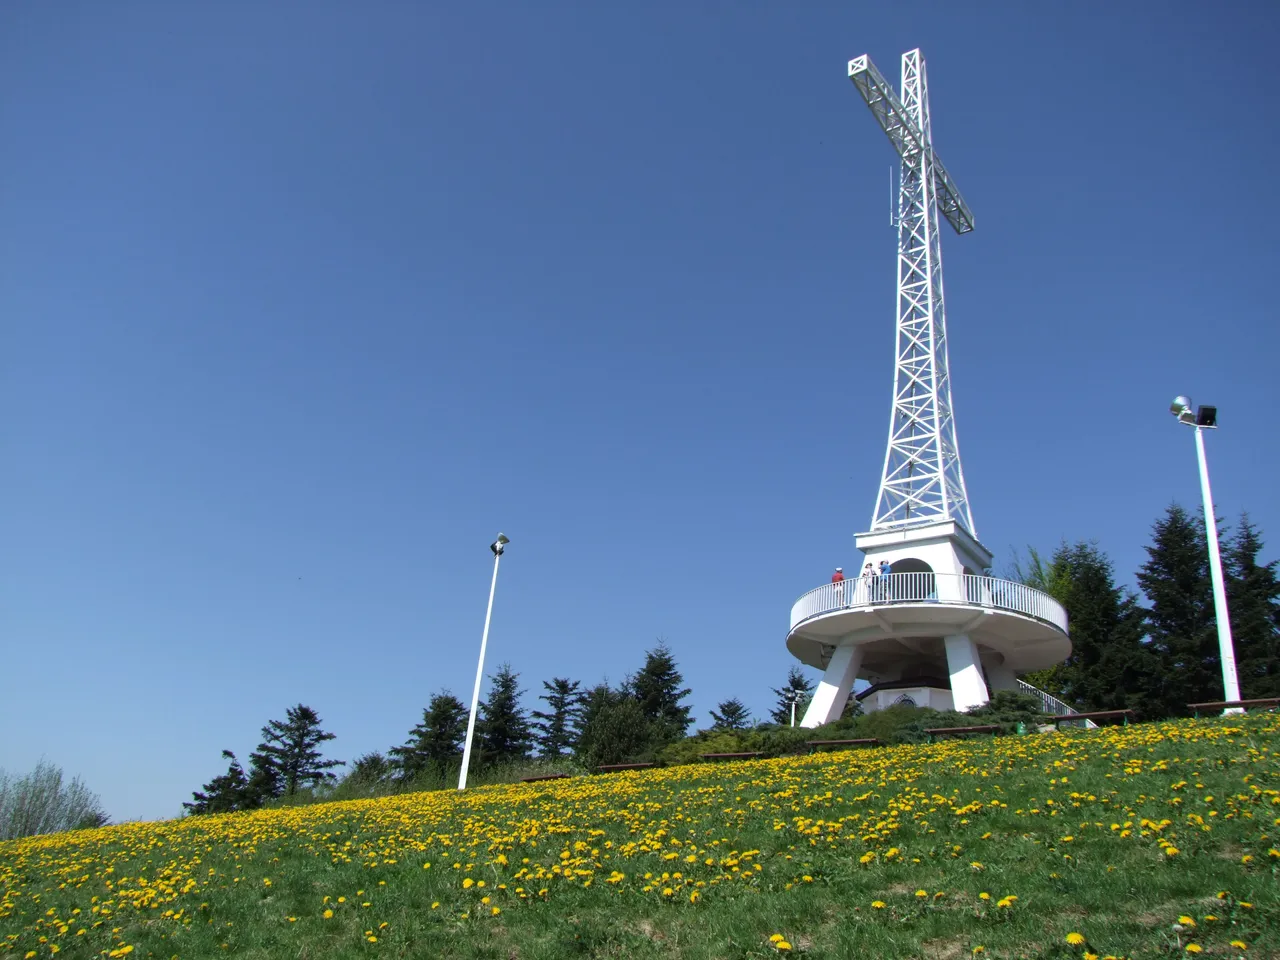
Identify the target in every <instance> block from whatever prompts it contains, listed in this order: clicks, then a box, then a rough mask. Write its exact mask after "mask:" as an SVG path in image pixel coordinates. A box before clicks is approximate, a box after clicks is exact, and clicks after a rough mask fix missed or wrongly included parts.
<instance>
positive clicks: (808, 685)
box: [769, 667, 853, 727]
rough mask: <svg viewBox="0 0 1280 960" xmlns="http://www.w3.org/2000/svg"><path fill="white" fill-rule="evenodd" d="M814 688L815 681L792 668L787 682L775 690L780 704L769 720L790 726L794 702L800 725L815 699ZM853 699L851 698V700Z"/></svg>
mask: <svg viewBox="0 0 1280 960" xmlns="http://www.w3.org/2000/svg"><path fill="white" fill-rule="evenodd" d="M813 687H814V684H813V681H812V680H810V679H809V678H808V677H806V676H805V675H804V671H803V670H801V669H800V668H799V667H792V668H791V670H790V672H789V673H788V674H787V682H786V683H784V684H783V685H782V686H781V687H777V688H774V690H773V692H774V693H775V694H776V695H777V697H778V702H777V705H776V706H775V707H774V708H773V710H772V711H771V712H770V713H769V718H770V719H771V720H772V721H773V722H774V723H780V724H782V725H783V726H784V727H785V726H790V724H791V704H792V701H793V700H794V702H795V705H796V723H799V722H800V721H801V719H803V717H804V712H805V710H807V709H808V708H809V701H810V700H812V699H813ZM852 699H853V698H852V697H850V700H852Z"/></svg>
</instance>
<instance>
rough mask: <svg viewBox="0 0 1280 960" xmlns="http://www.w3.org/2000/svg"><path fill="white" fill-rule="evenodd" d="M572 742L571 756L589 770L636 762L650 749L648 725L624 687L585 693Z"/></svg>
mask: <svg viewBox="0 0 1280 960" xmlns="http://www.w3.org/2000/svg"><path fill="white" fill-rule="evenodd" d="M575 740H576V742H575V745H574V756H576V757H577V758H578V760H579V762H581V763H582V765H583V766H585V767H587V768H588V769H594V768H595V767H597V766H599V765H600V764H605V763H631V762H634V761H638V760H640V759H642V758H644V757H646V756H648V755H649V754H650V753H651V752H652V749H653V736H652V731H651V729H650V723H649V721H648V719H647V718H646V717H645V715H644V712H643V711H642V710H641V708H640V701H639V700H637V699H636V698H635V696H634V695H633V694H632V692H631V691H630V690H629V689H627V688H626V685H625V684H624V685H623V686H622V687H620V688H617V689H614V688H612V687H610V686H609V685H608V684H607V683H601V684H598V685H597V686H595V687H592V688H591V689H590V690H589V691H587V694H586V697H585V700H584V703H583V710H582V719H581V723H580V725H579V729H578V734H577V737H576V738H575Z"/></svg>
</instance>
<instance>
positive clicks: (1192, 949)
mask: <svg viewBox="0 0 1280 960" xmlns="http://www.w3.org/2000/svg"><path fill="white" fill-rule="evenodd" d="M1182 949H1183V950H1186V951H1187V953H1203V952H1204V947H1202V946H1200V944H1198V943H1188V944H1187V945H1186V946H1185V947H1183V948H1182Z"/></svg>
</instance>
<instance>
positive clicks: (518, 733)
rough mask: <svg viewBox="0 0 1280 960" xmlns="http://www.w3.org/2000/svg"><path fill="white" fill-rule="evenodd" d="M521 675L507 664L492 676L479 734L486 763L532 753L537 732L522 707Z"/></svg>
mask: <svg viewBox="0 0 1280 960" xmlns="http://www.w3.org/2000/svg"><path fill="white" fill-rule="evenodd" d="M519 679H520V675H519V674H518V673H512V672H511V665H510V664H507V663H504V664H503V665H502V666H501V667H500V668H499V669H498V672H497V673H495V674H493V675H492V676H490V677H489V680H490V681H491V682H492V686H491V687H490V688H489V695H488V696H487V697H486V698H485V700H484V702H483V703H481V704H480V718H479V723H478V724H477V733H478V736H479V742H480V756H481V757H482V758H483V759H484V761H485V762H486V763H503V762H506V761H511V760H523V759H525V758H526V757H528V756H529V748H530V746H531V745H532V743H533V732H532V730H531V729H530V727H529V718H528V716H527V715H526V713H525V710H524V708H523V707H522V706H520V692H521V691H520V683H519Z"/></svg>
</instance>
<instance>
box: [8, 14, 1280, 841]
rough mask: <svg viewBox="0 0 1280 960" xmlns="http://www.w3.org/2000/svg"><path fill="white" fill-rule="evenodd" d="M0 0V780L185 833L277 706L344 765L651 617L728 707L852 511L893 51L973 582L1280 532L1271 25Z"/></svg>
mask: <svg viewBox="0 0 1280 960" xmlns="http://www.w3.org/2000/svg"><path fill="white" fill-rule="evenodd" d="M1155 9H1156V7H1154V6H1153V5H1152V4H1150V3H1112V2H1107V3H1076V4H1067V5H1061V4H1026V3H1012V2H1011V3H1003V4H999V3H982V4H956V3H937V4H928V3H919V4H891V3H882V4H865V3H856V4H855V3H840V4H836V3H805V4H774V3H727V2H714V3H711V2H708V3H659V4H639V5H637V4H625V5H624V4H616V3H607V4H599V3H585V2H584V3H579V4H553V3H539V4H521V3H505V4H483V3H468V4H462V5H457V4H442V3H441V4H414V3H395V2H385V3H366V4H352V3H328V2H321V3H316V2H310V0H308V2H280V3H272V4H260V3H249V2H232V3H225V4H213V5H210V4H176V5H175V4H171V3H163V2H133V3H127V4H99V3H88V2H84V3H73V4H36V3H25V4H23V3H7V4H4V5H3V6H2V7H0V334H2V337H0V363H2V364H3V368H2V370H0V401H2V402H3V410H4V415H3V419H2V421H0V422H2V427H0V456H2V458H3V459H2V462H3V472H2V473H0V504H2V506H0V591H2V592H0V664H3V680H2V681H0V682H2V683H3V696H2V697H0V730H3V731H4V736H3V737H2V738H0V766H3V767H4V768H6V769H8V770H10V771H14V772H22V771H25V770H26V769H29V768H30V767H31V766H32V765H33V764H34V763H35V762H36V760H37V759H39V758H40V757H41V756H44V757H46V758H48V759H49V760H51V761H53V762H55V763H58V764H60V765H62V766H63V767H64V768H65V769H66V771H67V772H68V773H69V774H71V773H77V774H80V775H81V776H82V777H84V778H85V780H86V781H87V782H88V784H89V786H90V787H91V788H93V789H95V790H97V791H98V792H99V793H100V794H101V796H102V798H103V801H104V803H105V805H106V807H107V809H108V811H109V812H110V813H111V814H112V815H113V816H114V817H116V818H118V819H123V818H137V817H160V816H167V815H173V814H175V813H177V812H178V811H179V809H180V803H181V801H182V800H184V799H189V797H190V791H191V790H192V789H194V788H197V787H199V786H200V784H201V783H203V782H204V781H206V780H208V779H209V778H210V777H211V776H213V775H214V774H216V773H218V772H220V771H221V769H223V764H222V761H221V760H220V759H219V756H218V751H219V750H220V749H222V748H223V747H227V748H231V749H234V750H236V751H238V752H239V753H241V755H242V756H243V755H244V754H245V753H247V752H248V751H249V750H250V749H252V747H253V746H254V745H255V744H256V743H257V741H258V739H259V737H258V732H259V728H260V727H261V726H262V724H263V723H264V722H265V721H266V720H267V719H269V718H273V717H282V716H283V714H284V711H285V708H286V707H287V706H289V705H291V704H294V703H297V702H299V701H303V702H306V703H308V704H310V705H312V706H313V707H315V708H316V709H317V710H318V711H319V712H320V714H321V716H322V717H323V718H324V721H325V724H326V726H327V727H328V728H329V729H331V730H333V731H334V732H336V733H337V734H338V739H337V740H336V741H335V742H334V743H333V744H331V747H332V751H331V755H332V756H336V757H338V758H340V759H351V758H353V757H354V756H356V755H357V754H359V753H362V752H364V751H367V750H373V749H385V748H387V747H388V746H390V745H392V744H396V743H399V742H402V741H403V739H404V737H405V734H406V731H407V730H408V729H409V727H410V726H412V725H413V724H414V723H415V722H416V721H417V719H418V718H419V716H420V712H421V709H422V707H423V706H424V705H425V703H426V701H427V699H428V698H429V696H430V695H431V693H432V692H434V691H437V690H440V689H441V688H450V689H452V690H453V691H454V692H455V693H457V694H459V695H460V696H462V697H464V699H465V698H466V697H468V696H469V694H470V686H471V681H472V676H473V672H474V670H475V656H476V652H477V647H478V643H479V638H480V629H481V625H482V620H483V615H484V603H485V598H486V593H487V591H488V587H489V574H490V569H491V563H490V554H489V552H488V550H487V546H488V544H489V542H490V540H492V539H493V536H494V535H495V534H496V532H497V531H498V530H504V531H505V532H507V533H508V534H509V535H510V536H511V537H512V540H513V543H512V546H511V548H510V551H509V554H508V558H507V560H506V561H505V562H504V565H503V571H502V578H501V581H500V582H499V586H498V599H497V605H496V610H495V615H494V624H493V632H492V637H491V644H490V660H489V663H490V665H491V666H494V667H496V666H497V665H498V664H499V663H500V662H502V661H503V660H508V661H510V662H511V664H512V665H513V667H514V669H515V670H517V671H519V673H520V674H521V676H522V680H523V682H524V684H525V685H526V686H527V687H530V688H533V687H538V686H539V685H540V681H542V680H543V679H548V678H550V677H552V676H556V675H564V676H570V677H574V678H578V679H581V680H582V681H584V683H593V682H596V681H599V680H600V679H602V678H606V677H607V678H608V679H610V680H611V681H617V680H620V679H621V678H622V677H623V675H624V674H626V673H627V672H629V671H631V670H633V669H635V668H636V667H637V666H638V665H639V664H640V662H641V660H642V658H643V654H644V651H645V650H646V649H647V648H649V647H651V646H652V645H653V644H654V642H655V640H656V639H657V638H659V637H665V638H666V639H667V640H668V641H669V643H670V644H671V646H672V648H673V650H674V651H675V653H676V656H677V658H678V660H679V663H680V665H681V667H682V669H683V671H684V674H685V678H686V681H687V683H688V685H689V686H691V687H692V688H693V690H694V698H693V702H694V704H695V707H696V713H697V716H698V718H699V721H700V722H701V723H702V724H704V725H705V724H706V723H707V722H708V716H707V711H708V709H709V708H711V707H713V706H715V704H716V703H717V702H718V701H720V700H722V699H724V698H727V697H730V696H735V695H737V696H740V697H742V698H743V699H744V700H746V702H747V703H748V704H749V705H750V706H751V707H752V708H753V709H755V710H756V711H757V713H758V714H763V713H764V712H765V710H766V709H767V708H768V706H769V703H770V700H771V699H772V698H771V696H770V694H769V692H768V691H769V687H771V686H776V685H778V684H779V683H780V682H781V680H782V679H783V678H784V676H785V674H786V672H787V669H788V668H789V667H790V666H791V665H792V663H793V661H792V660H791V658H790V657H789V656H788V654H787V652H786V650H785V648H784V645H783V641H784V637H785V633H786V628H787V616H788V613H789V610H790V607H791V604H792V602H793V601H794V600H795V598H796V597H797V596H798V595H799V594H800V593H802V592H803V591H805V590H807V589H809V588H811V587H814V586H817V585H818V584H819V583H821V582H822V581H824V580H825V579H826V578H827V577H828V576H829V574H830V570H831V567H832V566H833V565H835V564H837V563H840V564H843V565H844V566H845V567H850V566H854V565H856V564H857V563H858V562H859V561H858V557H857V556H856V554H855V551H854V548H853V540H852V534H853V533H855V532H857V531H859V530H862V529H865V528H866V527H867V526H868V524H869V522H870V515H871V511H872V507H873V500H874V496H875V491H876V486H877V483H878V480H879V471H880V466H881V461H882V458H883V453H884V443H885V432H886V427H887V424H888V407H889V393H890V383H891V376H892V369H891V362H892V349H893V345H892V340H893V302H894V301H893V289H894V252H895V250H894V242H895V240H894V234H893V232H892V231H891V230H890V228H889V226H888V225H887V222H886V221H887V207H888V202H887V190H888V186H887V176H888V174H887V170H888V168H889V166H890V163H891V161H892V159H893V153H892V150H891V148H890V147H889V145H888V143H887V141H886V140H885V137H884V136H883V134H882V133H881V132H880V130H879V129H878V127H877V126H876V124H875V122H874V120H873V119H872V117H871V115H870V114H869V112H868V111H867V109H866V107H865V106H863V104H862V102H861V100H860V99H859V97H858V95H857V93H856V91H855V90H854V89H853V87H852V86H851V85H850V83H849V81H848V79H847V76H846V62H847V61H848V60H849V59H850V58H851V57H854V56H856V55H858V54H861V53H864V52H867V53H870V54H871V55H872V57H873V59H874V60H875V61H876V62H877V63H878V64H879V66H880V68H881V69H882V70H883V72H884V73H885V74H886V75H887V76H890V77H893V78H895V79H896V77H897V75H898V69H899V67H898V58H899V55H900V54H901V52H902V51H904V50H907V49H910V48H912V47H916V46H919V47H922V48H923V50H924V53H925V56H926V58H927V60H928V65H929V78H930V82H931V97H932V107H933V116H934V137H935V143H936V145H937V147H938V150H939V152H940V154H941V156H942V157H943V158H944V160H945V162H946V163H947V166H948V168H949V169H950V171H951V172H952V173H953V174H954V176H955V178H956V181H957V183H958V184H959V186H960V189H961V190H962V191H963V193H964V195H965V197H966V198H967V199H968V201H969V203H970V205H971V206H972V208H973V210H974V213H975V216H976V219H977V230H976V231H975V232H974V233H972V234H970V235H968V236H965V237H957V236H955V235H954V234H952V233H950V232H948V233H947V235H946V236H945V237H944V239H943V245H944V257H945V262H946V290H947V296H948V305H949V308H950V317H949V319H950V335H951V363H952V375H953V378H954V385H955V403H956V409H957V417H958V420H957V423H958V431H959V440H960V448H961V451H962V453H963V456H964V464H965V471H966V475H967V480H968V485H969V490H970V494H971V500H972V504H973V509H974V518H975V522H976V524H977V527H978V533H979V534H980V536H981V538H982V539H983V541H984V542H985V543H986V544H987V545H988V546H989V547H990V548H991V549H992V550H994V551H995V552H996V554H997V561H996V564H997V569H1001V568H1003V567H1004V565H1005V564H1006V563H1007V561H1008V559H1009V555H1010V551H1011V549H1012V548H1015V547H1017V548H1025V545H1027V544H1034V545H1037V546H1039V547H1040V548H1042V549H1045V550H1049V549H1051V548H1052V547H1053V546H1054V544H1055V543H1057V542H1058V541H1059V540H1060V539H1061V538H1063V537H1067V538H1072V539H1075V538H1097V539H1098V540H1099V541H1100V542H1101V545H1102V546H1103V547H1104V548H1105V549H1106V550H1107V551H1108V552H1109V553H1110V555H1111V556H1112V557H1113V559H1114V560H1115V562H1116V565H1117V568H1118V571H1119V573H1120V575H1121V577H1122V579H1124V580H1127V581H1131V580H1132V574H1133V571H1134V570H1135V569H1136V567H1137V565H1138V564H1139V563H1140V562H1141V561H1142V559H1143V556H1144V555H1143V552H1142V548H1143V545H1144V543H1146V541H1147V535H1148V532H1149V527H1150V524H1151V522H1152V521H1153V520H1154V519H1155V518H1156V517H1157V516H1158V515H1159V514H1160V513H1161V512H1162V511H1163V510H1164V508H1165V507H1166V505H1167V504H1168V503H1169V502H1170V501H1172V500H1179V501H1181V502H1183V503H1185V504H1187V505H1189V506H1194V505H1195V504H1196V503H1197V502H1198V496H1199V491H1198V487H1197V482H1196V472H1195V457H1194V449H1193V443H1192V437H1191V433H1190V431H1188V430H1186V429H1184V428H1180V427H1178V426H1177V425H1176V424H1175V423H1174V421H1173V419H1172V418H1171V417H1170V416H1169V414H1168V413H1167V412H1166V410H1167V405H1168V403H1169V400H1170V398H1171V397H1172V396H1173V395H1174V394H1175V393H1181V392H1186V393H1190V394H1191V396H1192V397H1193V398H1194V399H1195V400H1197V401H1199V402H1216V403H1217V404H1218V405H1219V406H1220V408H1221V421H1222V427H1223V429H1222V430H1220V431H1219V432H1218V433H1217V434H1215V435H1213V436H1211V437H1210V438H1209V447H1210V451H1209V453H1210V462H1211V466H1212V468H1213V476H1214V480H1215V484H1216V489H1215V493H1216V495H1217V500H1218V503H1219V510H1220V512H1221V513H1222V514H1224V515H1227V516H1229V517H1230V516H1233V515H1235V514H1236V513H1238V512H1239V511H1240V510H1242V509H1248V510H1249V511H1251V512H1252V514H1253V516H1254V518H1255V520H1257V521H1258V522H1259V524H1260V525H1261V526H1262V529H1263V532H1264V534H1265V535H1267V536H1269V537H1270V538H1271V546H1270V547H1269V548H1268V552H1267V557H1268V558H1270V557H1274V556H1276V555H1277V548H1278V547H1280V509H1278V508H1277V505H1276V500H1275V493H1274V491H1275V475H1276V470H1277V466H1278V463H1277V460H1278V457H1277V450H1276V442H1275V440H1276V434H1277V431H1276V429H1275V410H1276V407H1277V402H1278V401H1280V386H1278V378H1277V376H1276V373H1275V370H1276V363H1277V360H1276V357H1277V350H1278V348H1280V336H1278V335H1277V324H1276V303H1275V294H1274V282H1275V276H1276V262H1277V240H1276V222H1277V217H1278V215H1280V187H1278V184H1280V181H1278V180H1277V178H1276V177H1275V176H1274V174H1273V168H1274V166H1275V162H1276V157H1277V155H1280V153H1278V150H1277V148H1278V147H1280V144H1278V143H1277V140H1278V139H1280V137H1278V136H1277V126H1278V121H1277V117H1278V116H1280V114H1278V113H1277V110H1276V106H1275V105H1276V103H1277V102H1280V73H1278V72H1277V71H1276V69H1275V65H1274V42H1275V39H1276V37H1277V25H1278V14H1277V8H1276V6H1275V5H1274V4H1269V3H1263V2H1258V3H1250V4H1243V3H1222V4H1201V3H1171V4H1165V5H1160V12H1159V14H1158V15H1153V13H1152V11H1153V10H1155Z"/></svg>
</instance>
